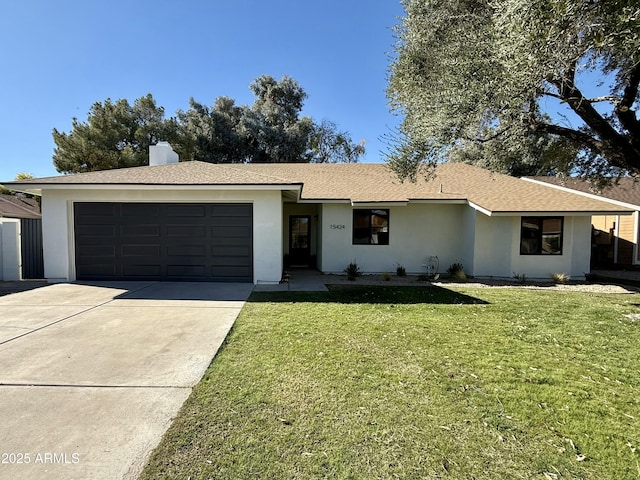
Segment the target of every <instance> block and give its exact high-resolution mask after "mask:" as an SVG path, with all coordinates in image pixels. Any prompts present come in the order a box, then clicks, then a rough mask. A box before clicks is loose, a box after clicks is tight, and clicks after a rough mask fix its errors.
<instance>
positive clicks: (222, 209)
mask: <svg viewBox="0 0 640 480" xmlns="http://www.w3.org/2000/svg"><path fill="white" fill-rule="evenodd" d="M209 212H210V214H211V216H218V217H242V216H244V217H249V218H251V217H253V205H251V204H247V203H224V204H220V203H219V204H211V205H209Z"/></svg>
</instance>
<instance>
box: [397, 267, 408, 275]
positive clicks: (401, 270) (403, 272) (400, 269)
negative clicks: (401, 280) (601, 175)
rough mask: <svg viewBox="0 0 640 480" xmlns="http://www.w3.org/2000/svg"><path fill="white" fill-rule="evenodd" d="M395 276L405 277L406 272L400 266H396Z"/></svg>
mask: <svg viewBox="0 0 640 480" xmlns="http://www.w3.org/2000/svg"><path fill="white" fill-rule="evenodd" d="M396 275H397V276H399V277H406V276H407V271H406V270H405V268H404V267H403V266H402V265H398V268H396Z"/></svg>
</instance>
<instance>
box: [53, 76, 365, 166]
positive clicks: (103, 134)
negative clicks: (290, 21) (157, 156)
mask: <svg viewBox="0 0 640 480" xmlns="http://www.w3.org/2000/svg"><path fill="white" fill-rule="evenodd" d="M250 88H251V90H252V91H253V93H254V94H255V96H256V98H255V101H254V103H253V105H250V106H249V105H236V103H235V101H234V100H233V99H231V98H229V97H218V98H217V99H216V100H215V101H214V103H213V105H212V106H211V107H208V106H206V105H203V104H201V103H199V102H197V101H196V100H194V99H191V100H190V103H189V105H190V106H189V109H188V110H186V111H178V112H177V114H176V117H175V118H169V119H166V118H165V116H164V109H163V108H162V107H158V106H157V105H156V103H155V100H154V99H153V97H152V96H151V94H149V95H147V96H146V97H142V98H139V99H137V100H136V101H135V102H134V104H133V105H130V104H129V102H128V101H127V100H124V99H121V100H117V101H115V102H112V101H111V100H110V99H107V100H106V101H104V102H96V103H95V104H94V105H93V106H92V107H91V110H90V112H89V115H88V118H87V121H86V122H80V121H79V120H78V119H76V118H74V119H73V124H72V130H71V132H69V133H62V132H59V131H58V130H56V129H54V131H53V138H54V141H55V144H56V148H55V151H54V157H53V161H54V165H55V166H56V169H57V170H58V171H59V172H62V173H77V172H85V171H92V170H107V169H111V168H122V167H131V166H138V165H146V164H147V162H148V150H149V145H154V144H155V143H157V142H158V141H160V140H166V141H169V142H170V143H171V144H172V146H173V147H174V149H175V150H176V152H178V154H179V155H180V158H181V160H200V161H204V162H211V163H248V162H253V163H284V162H287V163H294V162H336V161H340V162H355V161H357V160H358V159H359V158H360V157H361V156H362V155H363V154H364V146H363V145H362V144H354V143H353V141H352V140H351V138H350V136H349V134H348V133H346V132H341V131H339V130H338V129H337V127H336V125H335V124H333V123H332V122H328V121H322V122H320V123H316V122H314V121H313V119H311V118H310V117H307V116H303V115H302V114H301V112H302V108H303V105H304V100H305V98H306V96H307V95H306V93H305V92H304V90H303V89H302V87H301V86H300V85H299V84H298V83H297V82H296V81H295V80H293V79H292V78H290V77H286V76H285V77H283V78H282V79H281V80H275V79H274V78H273V77H270V76H268V75H262V76H260V77H258V78H257V79H255V80H254V81H253V82H252V83H251V85H250Z"/></svg>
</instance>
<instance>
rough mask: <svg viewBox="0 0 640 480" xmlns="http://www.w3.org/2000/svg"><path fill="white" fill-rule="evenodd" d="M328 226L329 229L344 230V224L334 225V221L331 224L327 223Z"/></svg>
mask: <svg viewBox="0 0 640 480" xmlns="http://www.w3.org/2000/svg"><path fill="white" fill-rule="evenodd" d="M329 228H330V229H331V230H344V229H345V226H344V225H336V224H335V223H332V224H331V225H329Z"/></svg>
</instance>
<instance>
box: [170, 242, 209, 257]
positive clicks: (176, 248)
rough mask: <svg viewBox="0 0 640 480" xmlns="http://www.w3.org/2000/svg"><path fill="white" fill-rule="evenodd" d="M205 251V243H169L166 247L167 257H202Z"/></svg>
mask: <svg viewBox="0 0 640 480" xmlns="http://www.w3.org/2000/svg"><path fill="white" fill-rule="evenodd" d="M206 253H207V247H206V246H205V245H202V244H200V245H185V244H182V245H171V246H169V247H167V255H168V256H169V257H176V256H189V257H202V258H204V257H205V255H206Z"/></svg>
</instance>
